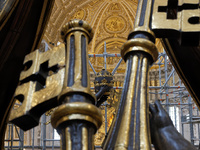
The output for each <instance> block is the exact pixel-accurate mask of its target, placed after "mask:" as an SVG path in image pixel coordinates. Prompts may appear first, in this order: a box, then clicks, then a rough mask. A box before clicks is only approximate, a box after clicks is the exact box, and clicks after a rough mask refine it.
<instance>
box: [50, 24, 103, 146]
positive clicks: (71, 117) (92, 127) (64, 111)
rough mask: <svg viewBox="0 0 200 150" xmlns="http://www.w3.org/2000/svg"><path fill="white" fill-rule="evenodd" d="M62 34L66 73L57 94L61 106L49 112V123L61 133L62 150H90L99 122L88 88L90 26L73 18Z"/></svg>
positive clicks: (98, 111) (98, 115) (93, 98)
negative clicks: (64, 43)
mask: <svg viewBox="0 0 200 150" xmlns="http://www.w3.org/2000/svg"><path fill="white" fill-rule="evenodd" d="M61 34H62V36H63V39H64V41H65V42H66V48H65V49H66V67H65V68H66V72H65V79H64V86H63V90H62V92H61V94H60V97H59V103H60V104H61V105H60V106H59V107H58V108H57V109H56V110H55V112H54V113H53V115H52V118H51V122H52V126H53V127H54V128H56V129H57V131H58V133H59V134H60V136H61V149H62V150H66V149H67V150H88V149H89V150H92V149H94V140H93V137H94V134H95V132H96V130H97V129H98V128H99V127H100V125H101V122H102V116H101V111H100V110H99V109H98V108H97V107H96V106H95V105H94V104H95V100H96V98H95V96H94V95H93V94H92V92H91V91H90V78H89V69H88V52H87V46H88V43H89V41H90V40H91V39H92V36H93V32H92V28H91V27H90V26H89V24H87V23H86V22H84V21H82V20H73V21H71V22H69V23H68V24H66V25H65V26H64V27H63V29H62V32H61Z"/></svg>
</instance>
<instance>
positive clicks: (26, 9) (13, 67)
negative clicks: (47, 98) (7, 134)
mask: <svg viewBox="0 0 200 150" xmlns="http://www.w3.org/2000/svg"><path fill="white" fill-rule="evenodd" d="M7 1H9V2H11V4H12V2H14V3H15V5H11V6H8V8H9V9H6V11H7V12H6V19H5V18H3V20H1V21H0V23H1V25H0V26H1V30H0V79H1V84H0V120H1V124H0V139H1V144H0V147H2V146H3V139H4V131H5V126H6V124H7V119H8V114H9V111H10V108H11V107H12V104H13V102H12V100H11V99H12V96H13V93H14V91H15V88H16V86H17V84H18V80H19V74H20V72H21V70H22V69H23V59H24V56H25V55H26V54H28V53H29V52H30V51H31V50H34V49H36V48H37V46H38V44H39V43H40V40H41V36H42V34H43V31H44V27H45V25H46V23H47V21H48V18H49V16H50V12H51V8H52V5H53V3H54V0H42V1H38V0H31V1H26V0H20V1H17V0H15V1H14V0H7ZM14 6H16V7H14ZM42 12H43V13H42ZM1 17H2V16H1ZM1 149H3V148H1Z"/></svg>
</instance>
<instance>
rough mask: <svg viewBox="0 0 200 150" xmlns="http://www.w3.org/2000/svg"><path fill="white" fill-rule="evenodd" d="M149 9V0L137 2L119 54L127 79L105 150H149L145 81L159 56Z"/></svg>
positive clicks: (147, 104) (146, 83) (150, 3)
mask: <svg viewBox="0 0 200 150" xmlns="http://www.w3.org/2000/svg"><path fill="white" fill-rule="evenodd" d="M151 8H152V0H140V1H139V2H138V10H137V16H136V20H135V27H134V30H133V31H132V32H131V33H130V34H129V37H128V41H127V42H126V43H125V44H124V45H123V47H122V50H121V55H122V57H123V59H124V60H125V61H126V65H127V68H126V77H125V81H124V88H123V91H122V96H121V100H120V103H119V108H118V112H117V114H116V116H115V119H114V123H113V124H112V126H111V129H110V131H109V134H108V137H107V140H106V142H105V144H104V147H103V148H104V149H105V150H107V149H109V150H110V149H115V150H128V149H134V150H150V149H151V139H150V127H149V102H148V90H147V87H148V82H147V79H148V72H149V67H150V65H151V64H152V63H153V62H154V61H156V60H157V56H158V52H157V49H156V46H155V37H154V34H153V32H151V30H150V28H149V25H150V14H151Z"/></svg>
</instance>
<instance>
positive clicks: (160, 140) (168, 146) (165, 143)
mask: <svg viewBox="0 0 200 150" xmlns="http://www.w3.org/2000/svg"><path fill="white" fill-rule="evenodd" d="M149 107H150V112H151V115H150V127H151V140H152V143H153V144H154V146H155V149H156V150H195V149H196V148H195V147H194V146H193V145H192V144H191V143H190V142H189V141H187V140H186V139H184V137H183V136H182V135H181V134H180V133H179V132H178V131H177V130H176V128H175V127H174V125H173V123H172V121H171V119H170V117H169V115H168V113H167V112H166V111H165V109H164V108H163V107H162V105H161V104H160V102H159V101H156V102H155V106H153V105H150V106H149Z"/></svg>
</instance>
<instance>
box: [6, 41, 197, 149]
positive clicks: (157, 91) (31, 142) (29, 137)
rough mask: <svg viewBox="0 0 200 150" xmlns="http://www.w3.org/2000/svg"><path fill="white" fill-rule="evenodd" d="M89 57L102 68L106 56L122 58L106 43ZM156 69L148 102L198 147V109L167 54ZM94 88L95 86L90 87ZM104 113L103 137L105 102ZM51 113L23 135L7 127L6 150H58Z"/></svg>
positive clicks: (151, 79) (106, 130)
mask: <svg viewBox="0 0 200 150" xmlns="http://www.w3.org/2000/svg"><path fill="white" fill-rule="evenodd" d="M89 57H96V58H97V57H103V58H104V65H103V66H102V67H104V68H105V69H107V58H108V57H121V56H120V54H109V53H108V52H107V51H106V43H105V46H104V53H103V54H89ZM121 62H122V59H120V60H119V62H118V63H117V65H116V67H115V68H114V69H113V71H112V75H113V76H114V75H115V74H116V72H117V70H118V69H120V64H121ZM89 64H90V66H91V69H92V71H93V73H92V74H94V75H96V71H95V68H94V67H93V65H92V63H91V62H90V61H89ZM154 65H155V66H156V67H155V69H152V70H150V75H149V85H150V86H149V100H150V102H151V103H153V102H155V100H159V101H160V102H161V104H162V105H163V106H164V108H165V109H166V110H167V112H168V113H169V115H170V117H171V119H172V121H173V123H174V126H175V127H176V129H177V130H178V131H179V132H180V133H181V134H182V135H183V136H184V137H185V138H186V139H187V140H188V141H190V142H191V143H192V144H193V145H195V146H197V147H199V144H200V128H199V123H200V117H199V110H198V108H197V106H196V105H195V103H194V102H193V100H192V97H191V96H190V94H189V92H188V91H187V89H186V87H185V86H184V85H183V83H182V81H181V80H180V78H179V77H178V75H177V73H176V71H175V69H174V68H173V66H172V64H171V62H170V60H169V59H168V56H167V54H166V52H165V51H164V52H162V53H160V54H159V57H158V60H157V62H156V63H154ZM91 88H92V89H94V87H91ZM113 89H114V90H118V91H120V90H121V89H122V86H114V87H113ZM102 105H103V107H104V112H105V116H104V118H105V127H104V129H105V135H106V134H107V132H108V129H109V128H108V119H109V118H108V114H107V113H108V112H107V109H108V107H110V106H109V103H108V102H105V103H104V104H102ZM51 111H52V110H50V111H49V112H47V113H45V114H44V115H43V116H42V117H41V121H40V124H39V126H38V127H35V128H33V129H31V130H29V131H27V132H24V131H23V130H21V129H20V128H18V127H16V126H15V125H13V124H8V125H7V131H6V136H5V142H4V143H5V149H8V150H19V149H21V150H22V149H32V150H34V149H42V150H47V149H52V150H57V149H59V148H60V145H59V137H58V135H57V133H56V131H55V130H54V129H53V128H52V126H51V124H50V121H49V120H50V115H51ZM98 148H99V149H100V146H96V149H98Z"/></svg>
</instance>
